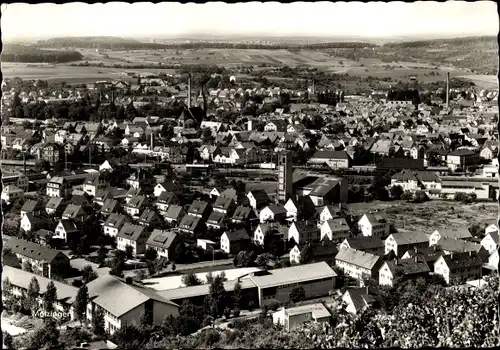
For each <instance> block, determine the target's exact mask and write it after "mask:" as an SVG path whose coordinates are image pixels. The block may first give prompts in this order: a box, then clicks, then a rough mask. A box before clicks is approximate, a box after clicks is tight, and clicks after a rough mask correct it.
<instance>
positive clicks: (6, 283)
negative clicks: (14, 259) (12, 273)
mask: <svg viewBox="0 0 500 350" xmlns="http://www.w3.org/2000/svg"><path fill="white" fill-rule="evenodd" d="M2 294H3V295H4V296H5V298H6V299H9V298H10V297H11V296H12V283H10V280H9V278H8V277H5V279H4V280H3V283H2Z"/></svg>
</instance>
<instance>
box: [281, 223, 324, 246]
mask: <svg viewBox="0 0 500 350" xmlns="http://www.w3.org/2000/svg"><path fill="white" fill-rule="evenodd" d="M320 235H321V232H320V229H319V227H318V225H317V224H316V223H315V222H314V221H295V222H293V223H292V225H291V226H290V228H289V229H288V240H291V239H292V238H293V239H294V240H295V243H297V244H302V243H306V242H318V241H319V240H320Z"/></svg>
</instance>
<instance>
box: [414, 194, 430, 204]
mask: <svg viewBox="0 0 500 350" xmlns="http://www.w3.org/2000/svg"><path fill="white" fill-rule="evenodd" d="M428 199H429V198H427V194H426V193H425V192H424V191H417V192H415V198H414V201H415V203H423V202H425V201H427V200H428Z"/></svg>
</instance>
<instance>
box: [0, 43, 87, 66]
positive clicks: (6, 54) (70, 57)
mask: <svg viewBox="0 0 500 350" xmlns="http://www.w3.org/2000/svg"><path fill="white" fill-rule="evenodd" d="M82 58H83V56H82V54H81V53H79V52H76V51H55V50H42V49H39V48H36V47H33V46H24V45H17V44H11V45H8V46H7V45H6V46H4V50H3V52H2V61H3V62H20V63H39V62H43V63H65V62H72V61H79V60H81V59H82Z"/></svg>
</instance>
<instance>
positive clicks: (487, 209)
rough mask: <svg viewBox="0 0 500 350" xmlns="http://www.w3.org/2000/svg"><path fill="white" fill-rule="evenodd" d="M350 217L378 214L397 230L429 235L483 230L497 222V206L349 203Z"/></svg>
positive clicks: (436, 203) (480, 204) (396, 202)
mask: <svg viewBox="0 0 500 350" xmlns="http://www.w3.org/2000/svg"><path fill="white" fill-rule="evenodd" d="M349 208H350V210H351V212H352V213H353V214H354V215H362V214H363V213H366V212H368V211H377V210H378V211H379V212H380V214H381V215H383V216H385V217H386V218H387V220H388V221H389V222H390V223H391V224H394V226H395V227H396V229H398V230H403V231H404V230H410V231H422V232H424V233H428V234H431V233H432V232H433V231H434V230H435V229H438V228H442V227H451V226H459V227H470V226H471V225H474V224H478V225H480V226H482V227H485V226H487V225H489V224H491V223H494V222H497V220H498V203H495V202H485V203H474V204H462V203H460V202H454V201H441V200H431V201H429V202H426V203H420V204H416V203H408V202H406V201H392V202H379V201H376V202H370V203H353V204H350V205H349Z"/></svg>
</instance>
